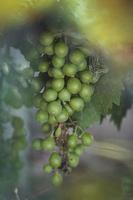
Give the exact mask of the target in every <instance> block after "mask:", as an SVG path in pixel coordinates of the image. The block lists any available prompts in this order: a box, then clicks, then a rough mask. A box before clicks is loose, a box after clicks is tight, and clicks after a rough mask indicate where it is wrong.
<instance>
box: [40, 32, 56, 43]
mask: <svg viewBox="0 0 133 200" xmlns="http://www.w3.org/2000/svg"><path fill="white" fill-rule="evenodd" d="M53 41H54V36H53V34H52V33H44V34H43V35H42V36H41V38H40V43H41V44H42V45H44V46H49V45H51V44H52V43H53Z"/></svg>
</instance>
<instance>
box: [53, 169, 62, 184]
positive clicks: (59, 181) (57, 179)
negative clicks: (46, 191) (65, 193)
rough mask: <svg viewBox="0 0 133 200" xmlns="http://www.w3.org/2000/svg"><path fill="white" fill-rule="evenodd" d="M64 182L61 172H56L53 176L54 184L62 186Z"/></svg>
mask: <svg viewBox="0 0 133 200" xmlns="http://www.w3.org/2000/svg"><path fill="white" fill-rule="evenodd" d="M62 182H63V178H62V176H61V174H59V172H55V174H54V175H53V176H52V184H53V185H54V186H56V187H57V186H60V185H61V184H62Z"/></svg>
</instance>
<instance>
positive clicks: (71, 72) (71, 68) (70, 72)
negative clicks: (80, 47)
mask: <svg viewBox="0 0 133 200" xmlns="http://www.w3.org/2000/svg"><path fill="white" fill-rule="evenodd" d="M63 72H64V74H65V75H66V76H69V77H74V76H75V74H76V73H77V66H76V65H74V64H71V63H69V64H65V65H64V67H63Z"/></svg>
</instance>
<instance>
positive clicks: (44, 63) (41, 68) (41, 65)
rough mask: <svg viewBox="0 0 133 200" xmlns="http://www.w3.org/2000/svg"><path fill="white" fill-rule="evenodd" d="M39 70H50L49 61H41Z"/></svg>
mask: <svg viewBox="0 0 133 200" xmlns="http://www.w3.org/2000/svg"><path fill="white" fill-rule="evenodd" d="M38 68H39V71H40V72H43V73H44V72H47V71H48V68H49V63H48V62H47V61H45V62H43V63H40V65H39V67H38Z"/></svg>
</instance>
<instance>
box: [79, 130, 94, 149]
mask: <svg viewBox="0 0 133 200" xmlns="http://www.w3.org/2000/svg"><path fill="white" fill-rule="evenodd" d="M81 141H82V143H83V144H84V145H85V146H90V145H91V144H92V142H93V136H92V135H91V134H90V133H88V132H85V133H84V134H83V135H82V137H81Z"/></svg>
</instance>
